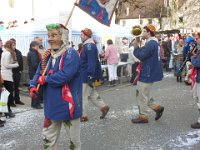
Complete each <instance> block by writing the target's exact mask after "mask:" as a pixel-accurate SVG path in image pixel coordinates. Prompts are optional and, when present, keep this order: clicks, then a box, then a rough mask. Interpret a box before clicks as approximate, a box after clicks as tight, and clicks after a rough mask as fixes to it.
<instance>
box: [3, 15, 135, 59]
mask: <svg viewBox="0 0 200 150" xmlns="http://www.w3.org/2000/svg"><path fill="white" fill-rule="evenodd" d="M91 20H92V22H91V21H89V22H88V21H87V22H88V23H87V22H84V23H79V24H78V23H75V22H73V20H72V24H71V27H70V39H71V41H73V43H74V44H75V45H76V46H77V45H78V44H79V43H81V39H80V34H81V32H80V31H81V30H82V29H83V28H85V27H87V28H90V29H92V31H93V38H94V39H95V40H96V41H97V43H98V44H97V47H98V48H99V49H100V48H101V46H102V44H105V41H106V40H107V39H109V38H111V39H112V40H113V41H114V42H115V39H116V38H122V37H124V36H126V37H129V38H131V37H132V36H131V34H130V30H129V29H127V28H124V27H122V26H119V25H115V24H114V25H112V26H111V27H107V26H105V25H101V24H100V23H98V22H96V21H95V20H94V19H91ZM93 21H94V22H93ZM59 22H60V20H59V18H51V19H44V20H40V21H35V22H34V23H30V24H26V25H22V26H19V27H15V28H11V29H7V30H3V31H0V38H1V39H2V40H3V42H5V41H6V40H9V39H10V38H15V39H16V42H17V48H18V49H19V50H20V51H21V52H22V54H23V55H24V56H26V55H27V53H28V51H29V45H30V42H31V41H32V40H33V39H34V38H35V37H42V38H43V40H44V43H43V44H44V47H45V48H48V43H47V30H46V25H47V24H50V23H59ZM80 22H81V20H80Z"/></svg>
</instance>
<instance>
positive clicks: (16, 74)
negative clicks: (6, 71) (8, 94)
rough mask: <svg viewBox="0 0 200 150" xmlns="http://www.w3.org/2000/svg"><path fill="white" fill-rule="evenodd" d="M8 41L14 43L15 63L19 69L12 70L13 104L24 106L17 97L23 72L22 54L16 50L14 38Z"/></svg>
mask: <svg viewBox="0 0 200 150" xmlns="http://www.w3.org/2000/svg"><path fill="white" fill-rule="evenodd" d="M10 40H11V41H13V42H14V43H15V53H16V57H17V62H18V64H19V67H17V68H13V69H12V72H13V81H14V101H15V104H19V105H24V103H23V102H22V101H21V100H20V97H19V93H20V91H19V85H20V79H21V73H22V71H23V58H22V53H21V52H20V51H19V50H18V49H16V40H15V39H14V38H12V39H10Z"/></svg>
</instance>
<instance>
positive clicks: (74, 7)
mask: <svg viewBox="0 0 200 150" xmlns="http://www.w3.org/2000/svg"><path fill="white" fill-rule="evenodd" d="M78 1H79V0H76V1H75V3H74V6H73V7H72V10H71V12H70V14H69V17H68V18H67V21H66V23H65V27H67V25H68V23H69V20H70V18H71V16H72V14H73V11H74V8H75V6H76V5H77V2H78Z"/></svg>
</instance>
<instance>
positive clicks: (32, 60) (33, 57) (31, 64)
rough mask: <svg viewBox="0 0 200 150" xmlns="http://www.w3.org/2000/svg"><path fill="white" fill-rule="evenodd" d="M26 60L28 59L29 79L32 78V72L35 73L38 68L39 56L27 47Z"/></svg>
mask: <svg viewBox="0 0 200 150" xmlns="http://www.w3.org/2000/svg"><path fill="white" fill-rule="evenodd" d="M27 61H28V73H29V78H30V80H32V79H33V76H34V74H35V73H36V70H37V68H38V65H39V63H40V57H39V55H38V53H37V52H36V50H33V49H29V52H28V55H27Z"/></svg>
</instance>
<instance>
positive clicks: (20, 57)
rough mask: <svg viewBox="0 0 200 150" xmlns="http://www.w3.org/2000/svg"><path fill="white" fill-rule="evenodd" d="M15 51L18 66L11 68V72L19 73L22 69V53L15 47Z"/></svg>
mask: <svg viewBox="0 0 200 150" xmlns="http://www.w3.org/2000/svg"><path fill="white" fill-rule="evenodd" d="M15 52H16V56H17V62H18V64H19V67H17V68H13V69H12V71H13V73H19V72H20V71H23V58H22V53H21V52H20V51H19V50H18V49H15Z"/></svg>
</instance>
